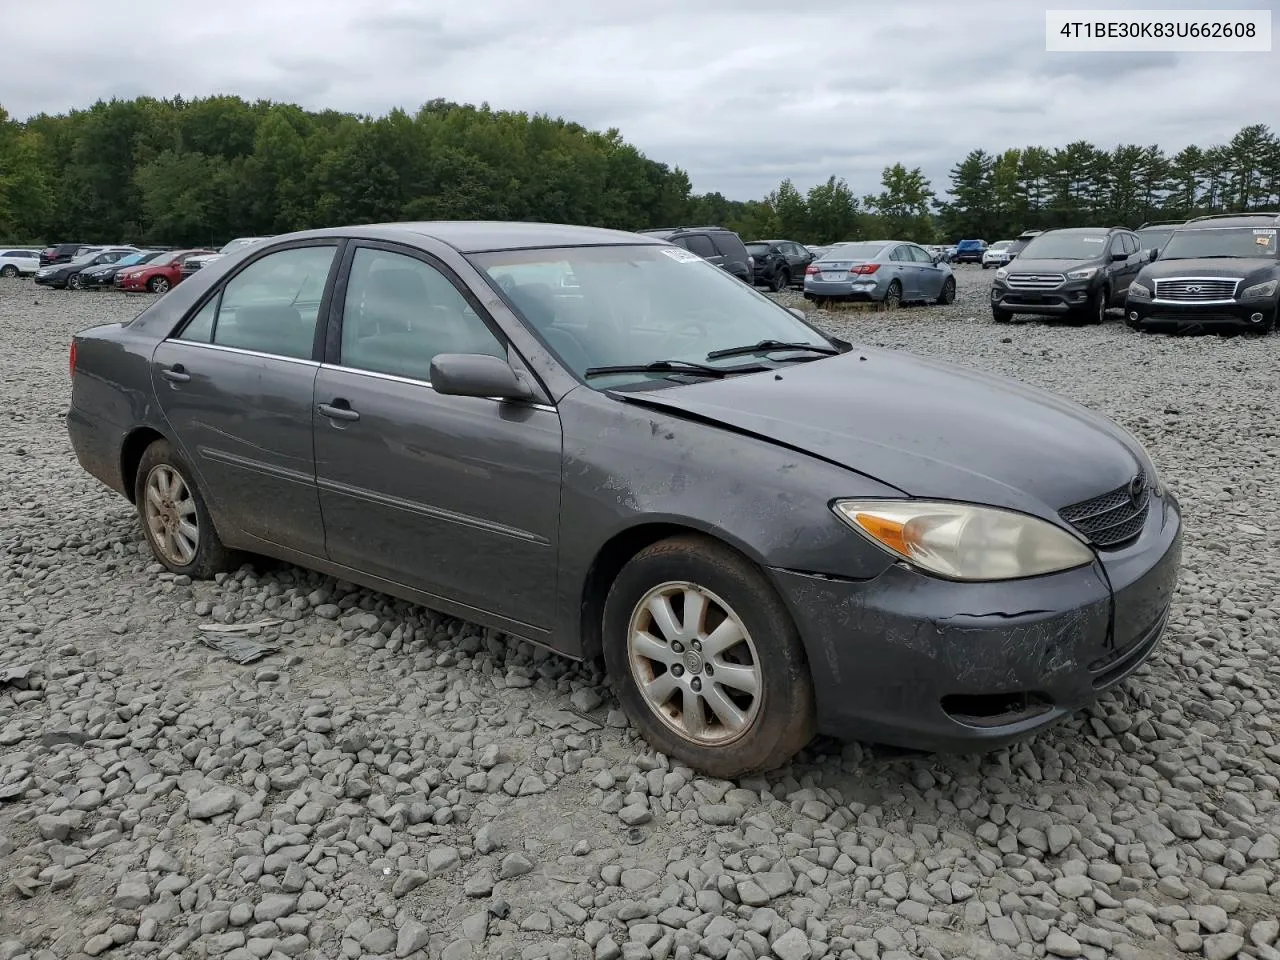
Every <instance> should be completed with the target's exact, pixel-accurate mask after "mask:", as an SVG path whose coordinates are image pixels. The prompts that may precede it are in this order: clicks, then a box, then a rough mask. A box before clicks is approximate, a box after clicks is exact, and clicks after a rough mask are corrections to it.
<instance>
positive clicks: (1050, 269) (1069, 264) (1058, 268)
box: [1009, 253, 1097, 274]
mask: <svg viewBox="0 0 1280 960" xmlns="http://www.w3.org/2000/svg"><path fill="white" fill-rule="evenodd" d="M1096 265H1097V264H1096V263H1095V262H1094V261H1092V260H1032V259H1030V258H1029V257H1027V255H1026V254H1025V253H1020V254H1018V256H1017V258H1016V259H1015V260H1014V262H1013V264H1012V265H1011V266H1010V267H1009V272H1010V273H1013V274H1024V273H1066V272H1068V271H1069V270H1079V269H1080V268H1081V267H1092V266H1096Z"/></svg>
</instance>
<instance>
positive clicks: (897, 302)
mask: <svg viewBox="0 0 1280 960" xmlns="http://www.w3.org/2000/svg"><path fill="white" fill-rule="evenodd" d="M900 306H902V284H901V283H899V282H898V281H897V280H891V281H889V289H888V290H886V291H885V292H884V308H885V309H886V310H897V309H898V308H899V307H900Z"/></svg>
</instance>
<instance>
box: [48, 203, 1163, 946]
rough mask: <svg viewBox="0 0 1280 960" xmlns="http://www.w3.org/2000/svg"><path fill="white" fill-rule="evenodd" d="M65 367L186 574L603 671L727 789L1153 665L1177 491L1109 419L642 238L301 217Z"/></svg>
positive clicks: (87, 430)
mask: <svg viewBox="0 0 1280 960" xmlns="http://www.w3.org/2000/svg"><path fill="white" fill-rule="evenodd" d="M921 252H923V251H921ZM930 265H932V264H930ZM512 270H518V271H521V272H528V273H532V274H533V275H535V276H537V277H539V279H537V280H533V281H531V282H527V283H526V282H516V283H515V284H514V285H511V284H510V283H509V282H504V279H502V278H506V281H510V279H511V271H512ZM557 273H560V274H562V275H565V276H569V275H571V276H572V277H573V278H574V282H575V284H576V288H577V289H578V290H579V291H580V295H579V297H578V299H577V300H571V299H570V298H567V297H566V298H563V299H561V300H556V299H555V298H554V297H553V296H552V295H551V294H550V293H549V291H553V290H555V289H557V288H560V287H566V286H571V285H568V284H558V283H557V282H556V274H557ZM339 276H341V277H342V278H343V279H342V281H341V283H340V284H338V283H336V282H335V281H336V278H337V277H339ZM335 291H337V292H335ZM424 304H430V305H431V307H432V308H434V309H430V308H428V309H425V310H424ZM69 361H70V371H71V399H70V404H69V408H68V411H67V414H66V428H67V431H68V434H69V438H70V441H71V446H72V448H73V449H74V451H75V455H76V457H77V459H78V460H79V462H80V464H81V466H82V467H83V468H84V469H85V470H86V471H87V472H88V473H89V474H90V475H92V476H94V477H96V478H97V479H98V480H100V481H101V482H102V483H103V484H105V485H106V486H107V487H108V488H110V489H112V490H114V491H115V492H116V493H118V494H119V495H121V496H122V497H124V498H127V499H128V500H129V501H131V502H132V503H133V504H134V506H135V509H136V510H137V513H138V517H139V524H140V527H141V530H142V534H143V536H144V537H145V539H146V541H147V543H148V545H149V546H150V549H151V551H152V552H153V554H154V555H155V557H156V559H157V560H158V562H159V563H160V564H162V565H163V566H164V567H165V568H166V569H167V570H168V571H169V572H171V573H173V574H175V575H179V576H190V577H199V578H211V577H214V576H217V575H218V574H220V573H224V572H226V571H231V570H235V569H236V567H237V566H239V565H240V563H241V562H242V560H241V558H239V557H238V556H236V553H235V551H249V552H251V553H255V554H265V555H268V556H272V557H276V558H279V559H281V560H285V561H288V562H290V563H296V564H300V565H302V566H305V567H309V568H312V569H315V570H318V571H321V572H322V573H325V574H327V575H329V576H333V577H338V578H340V579H342V580H345V581H349V582H352V583H356V584H360V585H363V586H365V587H368V588H371V589H374V590H380V591H384V592H387V593H390V594H393V595H395V596H398V597H402V598H404V599H406V600H409V601H413V602H417V603H422V604H425V605H427V606H429V607H431V608H433V609H436V610H439V611H441V612H443V613H445V614H447V615H452V616H460V617H465V618H466V619H467V620H468V621H470V622H473V623H477V624H480V625H482V626H484V627H487V628H490V629H492V630H493V631H494V632H495V633H496V634H502V635H508V636H510V637H512V638H513V639H514V638H524V639H526V640H531V641H533V642H535V643H540V644H545V645H547V646H549V647H551V648H552V649H556V650H559V651H560V652H563V653H565V654H568V655H570V656H574V657H582V658H591V659H594V658H596V657H603V659H604V662H605V667H606V671H607V674H608V676H609V677H610V678H611V680H612V683H613V687H614V689H615V690H616V691H617V695H618V698H619V701H620V703H621V705H622V708H623V710H624V711H625V712H626V713H627V715H628V716H629V717H630V719H631V721H632V722H633V723H634V724H635V725H636V727H637V728H638V729H639V731H640V732H641V733H642V734H643V736H644V737H645V738H646V739H647V741H648V742H649V744H650V745H651V746H652V748H653V749H654V750H655V751H658V752H660V753H662V754H664V755H665V756H667V757H670V758H671V759H672V760H673V761H676V762H679V763H681V764H686V765H688V766H689V767H691V768H693V769H694V770H696V771H698V772H699V773H700V774H703V775H706V776H711V777H716V778H732V777H738V776H742V775H745V774H748V773H756V772H761V771H767V770H772V769H775V768H777V767H778V766H780V765H782V764H785V763H787V762H788V761H789V760H790V759H791V758H792V756H793V755H794V754H795V753H796V752H797V751H799V750H800V749H801V748H802V747H803V746H804V745H805V744H806V743H807V742H808V741H809V740H810V738H811V737H812V736H813V735H814V733H821V734H826V735H833V736H838V737H842V738H847V739H853V738H857V739H867V740H873V741H877V742H882V743H890V744H897V745H901V746H905V747H915V748H919V749H925V750H947V751H959V752H964V753H973V752H980V751H984V750H991V749H995V748H997V747H1000V746H1003V745H1005V744H1007V743H1010V742H1013V741H1016V740H1020V739H1022V738H1025V737H1027V736H1028V735H1030V734H1032V733H1034V732H1036V731H1038V730H1041V729H1044V728H1046V727H1048V726H1051V725H1053V724H1055V723H1057V722H1058V721H1059V720H1061V719H1062V718H1064V717H1066V716H1068V715H1070V714H1071V713H1073V712H1075V711H1077V710H1079V709H1082V708H1084V707H1086V706H1087V705H1089V704H1091V703H1093V702H1094V701H1095V700H1096V699H1097V698H1098V697H1099V696H1101V695H1103V694H1104V692H1105V691H1107V690H1109V689H1111V688H1113V687H1114V686H1115V685H1116V684H1118V683H1120V682H1121V681H1122V680H1124V678H1125V677H1127V676H1129V675H1130V674H1131V673H1133V671H1135V670H1137V669H1138V668H1139V667H1140V666H1141V664H1142V663H1143V662H1144V661H1145V660H1146V659H1147V658H1148V657H1149V656H1150V655H1151V652H1152V651H1153V650H1154V649H1155V648H1156V646H1157V645H1158V643H1159V641H1160V637H1161V635H1162V633H1163V631H1164V629H1165V624H1166V622H1167V619H1168V616H1169V609H1170V604H1171V601H1172V599H1173V592H1174V589H1175V586H1176V583H1177V580H1178V574H1179V568H1180V557H1181V542H1182V521H1181V512H1180V509H1179V506H1178V502H1177V499H1176V498H1175V497H1174V495H1173V494H1172V493H1171V492H1169V491H1168V490H1167V489H1166V488H1165V487H1164V486H1163V485H1162V484H1161V482H1160V479H1159V476H1158V474H1157V470H1156V466H1155V464H1154V463H1153V462H1152V461H1151V459H1150V457H1149V456H1148V455H1147V453H1146V451H1145V450H1144V449H1143V448H1142V445H1141V444H1140V443H1138V441H1137V440H1135V439H1134V438H1133V437H1132V436H1131V435H1130V434H1128V433H1127V432H1126V431H1124V430H1123V429H1121V428H1120V427H1119V426H1117V425H1116V424H1115V423H1113V422H1112V421H1110V420H1108V419H1107V418H1105V417H1103V416H1101V415H1099V414H1097V413H1094V412H1092V411H1090V410H1088V409H1087V408H1085V407H1083V406H1080V405H1078V404H1075V403H1072V402H1070V401H1069V400H1067V399H1065V398H1064V397H1061V396H1058V395H1056V394H1050V393H1048V392H1044V391H1040V390H1037V389H1035V388H1033V387H1031V386H1028V385H1025V384H1022V383H1019V382H1014V381H1011V380H1006V379H1001V378H998V377H996V376H993V375H991V374H988V373H982V372H979V371H977V370H971V369H967V368H964V367H960V366H952V365H949V364H946V363H943V362H940V361H937V360H932V359H930V360H925V359H923V358H918V357H913V356H912V355H911V354H909V353H900V352H896V351H892V350H884V349H876V348H873V347H870V346H858V347H856V348H854V347H853V346H852V345H851V344H850V343H848V342H846V341H844V340H839V339H836V338H833V337H830V336H827V335H824V334H823V333H822V332H821V331H819V330H818V329H816V328H815V327H812V326H810V325H809V324H808V323H806V322H805V321H804V320H803V319H802V318H800V317H798V316H797V315H796V314H795V313H793V312H792V311H790V310H786V309H784V308H783V307H781V306H780V305H779V304H777V303H775V302H773V301H772V300H771V299H770V298H768V297H765V296H762V295H761V294H759V293H757V292H756V291H754V290H752V289H749V288H745V287H744V286H743V285H742V284H740V283H735V282H731V281H730V279H729V278H728V277H726V276H725V275H724V273H722V272H720V271H717V270H714V269H710V268H709V267H708V266H707V264H706V263H705V262H704V261H702V260H700V259H699V258H697V257H695V256H692V255H691V254H690V253H689V252H688V251H685V250H679V249H676V248H673V247H671V246H670V245H668V244H665V243H658V242H655V241H654V239H652V238H645V237H642V236H638V235H636V234H629V233H623V232H620V231H613V230H600V229H594V228H589V227H570V226H559V225H548V224H538V223H472V222H451V223H412V224H380V225H376V226H362V227H346V228H340V229H335V230H323V231H320V230H317V231H308V232H306V233H301V234H294V235H290V236H285V237H279V238H277V239H276V240H275V241H273V242H271V243H268V244H264V245H263V246H262V247H261V248H259V249H252V250H248V251H244V252H242V253H241V254H238V255H236V256H234V257H228V258H226V259H225V260H224V261H222V262H219V263H218V264H217V265H216V266H213V267H210V268H206V269H204V270H202V271H201V272H200V273H199V274H197V275H196V276H195V277H194V278H193V279H192V280H190V281H188V282H184V283H183V284H182V285H181V286H179V287H178V288H177V289H176V290H174V291H173V292H172V293H171V294H169V295H168V296H166V297H163V298H160V299H159V300H158V301H157V302H156V303H155V304H154V305H153V306H152V307H151V308H150V309H148V310H145V311H143V312H142V313H141V314H140V315H139V316H138V317H137V318H136V319H135V320H133V321H132V322H130V323H129V324H128V325H122V324H119V323H112V324H103V325H100V326H97V327H94V328H93V329H89V330H84V331H81V332H80V333H78V334H77V335H76V336H75V337H74V339H73V340H72V343H71V349H70V356H69ZM83 502H84V504H85V507H84V509H86V510H95V509H98V503H99V502H98V501H97V500H95V499H91V498H85V499H84V501H83ZM86 519H87V518H86ZM495 695H497V694H495ZM1118 708H1119V705H1118V704H1116V705H1113V706H1111V707H1108V710H1109V712H1113V710H1114V709H1118ZM971 952H972V951H971ZM800 955H802V954H796V956H800ZM786 956H792V954H791V953H788V954H786Z"/></svg>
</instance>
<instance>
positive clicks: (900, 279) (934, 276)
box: [804, 240, 956, 308]
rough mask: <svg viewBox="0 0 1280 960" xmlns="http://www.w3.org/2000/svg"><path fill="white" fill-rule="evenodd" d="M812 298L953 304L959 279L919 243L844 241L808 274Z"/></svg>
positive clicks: (806, 284)
mask: <svg viewBox="0 0 1280 960" xmlns="http://www.w3.org/2000/svg"><path fill="white" fill-rule="evenodd" d="M804 296H805V299H806V300H815V301H818V302H824V301H827V300H862V301H870V302H876V303H884V304H885V305H886V306H888V307H890V308H893V307H898V306H900V305H901V304H903V303H908V302H913V301H914V302H923V301H936V302H937V303H943V304H945V303H951V302H952V301H953V300H955V298H956V278H955V276H954V274H953V273H952V272H951V266H950V264H947V263H942V262H941V261H940V258H939V257H937V256H936V255H933V254H930V253H929V252H928V251H927V250H925V249H924V247H921V246H920V245H919V244H915V243H909V242H905V241H899V240H866V241H860V242H857V243H842V244H838V245H836V246H834V247H832V248H831V249H830V250H828V251H827V252H826V253H825V254H823V256H822V257H821V259H819V260H815V261H814V262H813V263H811V264H810V265H809V267H808V269H807V270H806V271H805V277H804Z"/></svg>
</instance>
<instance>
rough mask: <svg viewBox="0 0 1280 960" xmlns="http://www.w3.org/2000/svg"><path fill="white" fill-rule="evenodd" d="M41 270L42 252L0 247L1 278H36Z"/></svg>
mask: <svg viewBox="0 0 1280 960" xmlns="http://www.w3.org/2000/svg"><path fill="white" fill-rule="evenodd" d="M39 269H40V251H38V250H27V249H23V248H21V247H0V277H5V278H7V279H13V278H14V277H18V276H34V275H35V272H36V271H37V270H39Z"/></svg>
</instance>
